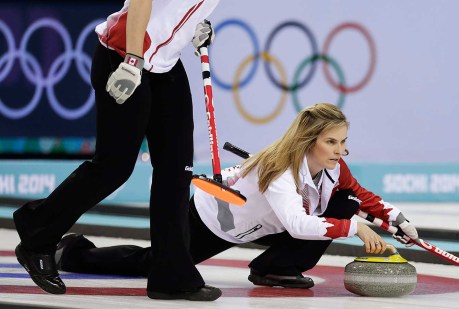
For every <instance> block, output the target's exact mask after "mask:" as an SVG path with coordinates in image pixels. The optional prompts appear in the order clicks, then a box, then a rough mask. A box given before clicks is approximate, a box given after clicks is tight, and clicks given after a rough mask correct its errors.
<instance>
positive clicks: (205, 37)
mask: <svg viewBox="0 0 459 309" xmlns="http://www.w3.org/2000/svg"><path fill="white" fill-rule="evenodd" d="M214 39H215V34H214V30H213V29H212V26H211V25H210V21H208V20H206V19H205V20H204V21H202V22H200V23H199V24H197V25H196V30H195V32H194V36H193V39H192V40H191V42H192V43H193V45H194V47H195V48H196V51H195V54H196V55H197V56H199V48H201V47H203V46H208V45H210V44H212V42H213V41H214Z"/></svg>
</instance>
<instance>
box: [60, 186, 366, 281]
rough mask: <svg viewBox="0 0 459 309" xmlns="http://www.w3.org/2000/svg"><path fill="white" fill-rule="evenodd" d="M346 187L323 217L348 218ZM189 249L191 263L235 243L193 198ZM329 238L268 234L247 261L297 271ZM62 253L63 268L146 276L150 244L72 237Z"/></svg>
mask: <svg viewBox="0 0 459 309" xmlns="http://www.w3.org/2000/svg"><path fill="white" fill-rule="evenodd" d="M350 194H351V195H354V194H353V192H352V191H350V190H344V191H338V192H337V193H336V194H335V195H334V196H333V197H332V199H331V200H330V202H329V205H328V207H327V210H326V212H325V213H324V214H323V216H324V217H333V218H337V219H350V218H351V217H352V216H353V215H354V214H355V212H356V211H357V209H358V206H359V205H358V203H357V202H355V201H354V200H350V199H348V196H349V195H350ZM189 221H190V226H191V234H190V236H191V240H190V252H191V256H192V257H193V261H194V263H196V264H197V263H200V262H202V261H204V260H206V259H208V258H210V257H212V256H214V255H216V254H218V253H220V252H223V251H225V250H226V249H229V248H231V247H233V246H235V245H236V244H234V243H230V242H227V241H225V240H223V239H221V238H219V237H217V236H216V235H215V234H214V233H212V232H211V231H210V230H209V229H208V228H207V227H206V226H205V225H204V223H203V222H202V221H201V219H200V218H199V215H198V213H197V211H196V208H195V206H194V203H193V199H191V201H190V210H189ZM331 242H332V241H331V240H301V239H295V238H293V237H291V236H290V235H289V234H288V232H283V233H279V234H274V235H268V236H265V237H262V238H260V239H258V240H257V241H255V243H257V244H261V245H266V246H269V248H268V249H266V250H265V251H264V252H263V253H262V254H261V255H259V256H258V257H257V258H255V259H254V260H253V261H252V262H251V263H250V265H249V266H250V268H252V269H254V270H256V271H257V272H258V273H261V274H277V275H298V274H300V273H302V272H304V271H306V270H309V269H311V268H313V267H314V266H315V265H316V264H317V262H318V261H319V259H320V258H321V256H322V255H323V254H324V252H325V250H326V249H327V247H328V246H329V245H330V243H331ZM67 248H68V250H66V254H65V255H64V256H63V264H62V265H63V269H64V270H66V271H71V272H81V273H96V274H118V275H130V276H146V275H147V274H148V271H147V269H148V267H149V265H150V264H151V262H150V261H151V259H152V258H153V255H154V252H152V250H150V248H141V247H138V246H132V245H122V246H112V247H103V248H97V247H96V246H95V245H94V244H93V243H92V242H90V241H89V240H87V239H86V238H83V237H81V238H78V239H75V241H74V242H73V243H71V244H70V245H69V246H68V247H67Z"/></svg>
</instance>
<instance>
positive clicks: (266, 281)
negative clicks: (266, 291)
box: [248, 270, 314, 289]
mask: <svg viewBox="0 0 459 309" xmlns="http://www.w3.org/2000/svg"><path fill="white" fill-rule="evenodd" d="M248 279H249V281H250V282H252V283H253V284H255V285H264V286H281V287H284V288H297V289H309V288H312V287H313V286H314V281H313V280H312V279H311V278H309V277H304V276H303V275H301V274H300V275H297V276H281V275H269V274H268V275H260V274H258V273H257V272H256V271H254V270H250V275H249V278H248Z"/></svg>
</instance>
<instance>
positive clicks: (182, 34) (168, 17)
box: [96, 0, 220, 73]
mask: <svg viewBox="0 0 459 309" xmlns="http://www.w3.org/2000/svg"><path fill="white" fill-rule="evenodd" d="M219 1H220V0H154V1H153V4H152V9H151V15H150V20H149V22H148V25H147V31H146V33H145V39H144V46H143V49H144V54H143V57H144V59H145V63H144V69H145V70H148V71H150V72H153V73H164V72H168V71H169V70H170V69H171V68H172V67H173V66H174V65H175V64H176V63H177V61H178V60H179V58H180V51H181V50H182V49H183V48H185V47H186V46H187V44H189V43H190V42H191V40H192V38H193V35H194V32H195V28H196V25H197V24H198V23H200V22H201V21H203V20H204V19H206V18H207V17H208V16H209V15H210V14H211V13H212V11H213V10H214V9H215V7H216V6H217V4H218V3H219ZM129 2H130V1H129V0H126V1H125V2H124V6H123V8H122V9H121V10H120V11H118V12H116V13H113V14H111V15H110V16H109V17H108V18H107V21H105V22H103V23H101V24H100V25H98V26H97V27H96V33H97V34H98V36H99V40H100V42H101V43H102V44H103V45H104V46H107V45H108V48H111V49H114V50H116V51H117V52H118V53H119V54H120V55H121V56H122V57H124V56H125V55H126V20H127V13H128V8H129ZM107 37H108V44H107ZM138 56H142V55H138Z"/></svg>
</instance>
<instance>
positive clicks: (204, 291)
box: [147, 285, 222, 301]
mask: <svg viewBox="0 0 459 309" xmlns="http://www.w3.org/2000/svg"><path fill="white" fill-rule="evenodd" d="M147 295H148V297H149V298H151V299H163V300H173V299H185V300H192V301H213V300H216V299H217V298H219V297H220V296H222V291H221V290H220V289H218V288H215V287H213V286H210V285H204V286H203V287H201V288H199V289H196V290H192V291H181V292H173V293H165V292H153V291H147Z"/></svg>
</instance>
